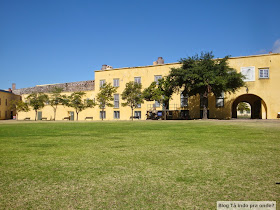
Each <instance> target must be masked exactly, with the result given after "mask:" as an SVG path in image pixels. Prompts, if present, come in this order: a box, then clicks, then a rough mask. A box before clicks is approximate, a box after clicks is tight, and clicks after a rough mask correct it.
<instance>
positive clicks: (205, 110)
mask: <svg viewBox="0 0 280 210" xmlns="http://www.w3.org/2000/svg"><path fill="white" fill-rule="evenodd" d="M202 119H203V120H207V119H208V117H207V107H206V105H205V104H204V105H203V117H202Z"/></svg>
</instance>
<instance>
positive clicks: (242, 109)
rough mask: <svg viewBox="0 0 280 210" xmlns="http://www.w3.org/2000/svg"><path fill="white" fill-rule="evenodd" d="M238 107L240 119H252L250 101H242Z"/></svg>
mask: <svg viewBox="0 0 280 210" xmlns="http://www.w3.org/2000/svg"><path fill="white" fill-rule="evenodd" d="M236 109H237V118H238V119H251V105H250V104H249V103H247V102H243V101H242V102H240V103H239V104H238V105H237V108H236Z"/></svg>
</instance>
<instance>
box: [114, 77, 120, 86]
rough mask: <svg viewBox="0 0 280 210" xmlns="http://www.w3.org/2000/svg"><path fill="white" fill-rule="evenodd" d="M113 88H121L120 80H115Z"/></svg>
mask: <svg viewBox="0 0 280 210" xmlns="http://www.w3.org/2000/svg"><path fill="white" fill-rule="evenodd" d="M113 86H114V87H119V86H120V80H119V79H113Z"/></svg>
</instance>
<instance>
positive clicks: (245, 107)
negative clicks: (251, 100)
mask: <svg viewBox="0 0 280 210" xmlns="http://www.w3.org/2000/svg"><path fill="white" fill-rule="evenodd" d="M237 110H238V111H241V112H243V111H247V112H248V111H250V107H249V106H248V104H247V103H245V102H240V103H239V104H238V106H237Z"/></svg>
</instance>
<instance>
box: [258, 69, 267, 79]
mask: <svg viewBox="0 0 280 210" xmlns="http://www.w3.org/2000/svg"><path fill="white" fill-rule="evenodd" d="M265 72H266V75H265ZM259 78H260V79H269V68H260V69H259Z"/></svg>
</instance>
